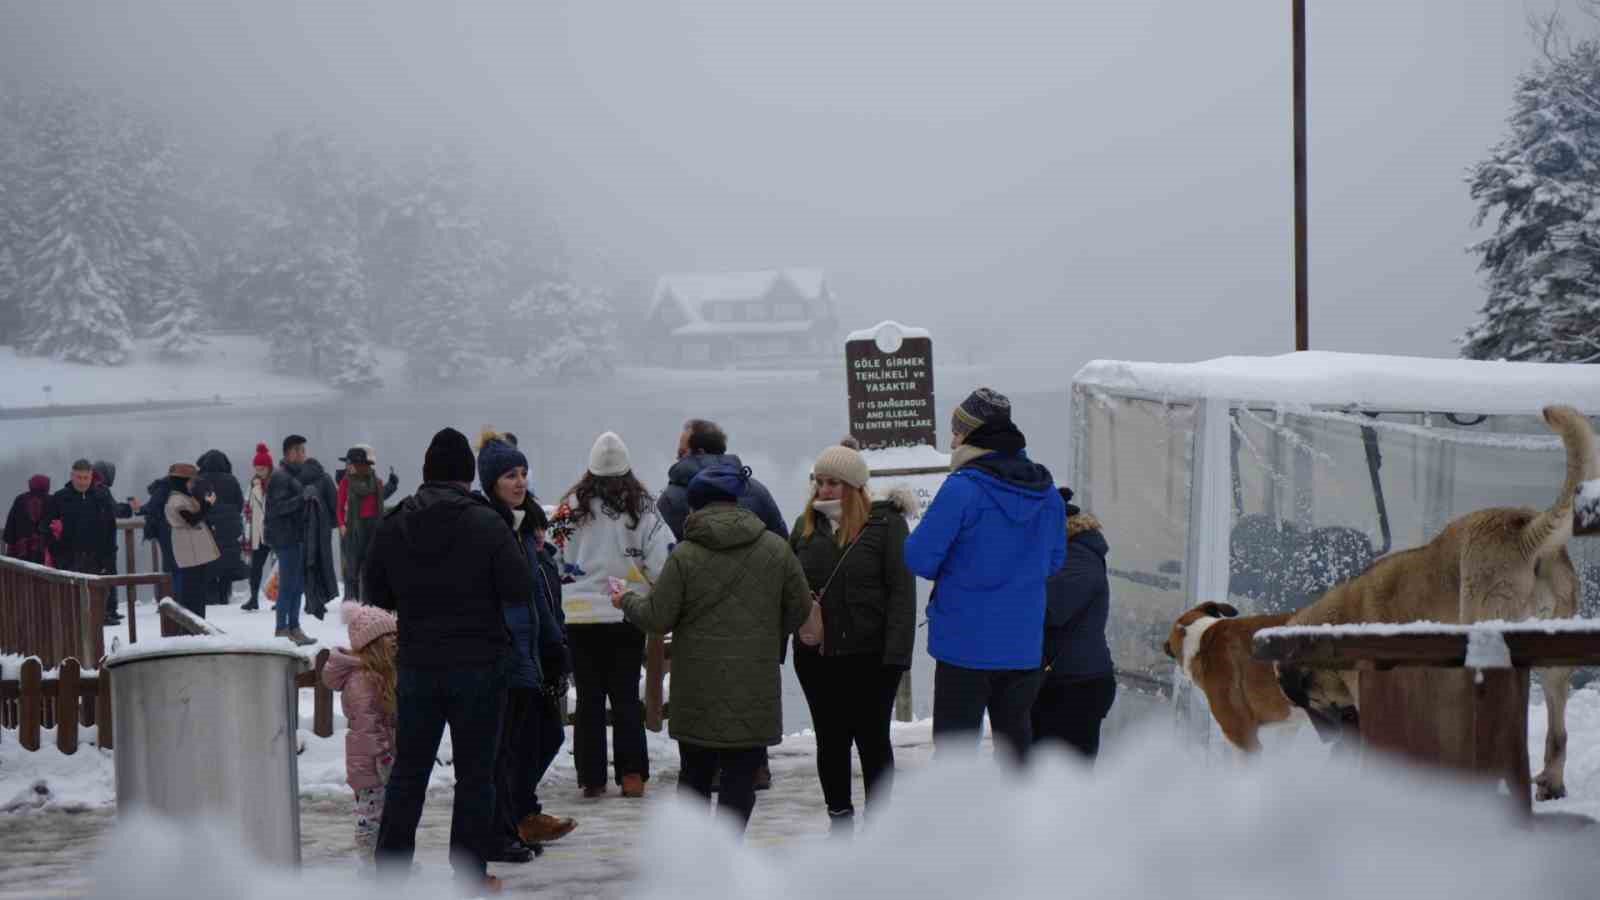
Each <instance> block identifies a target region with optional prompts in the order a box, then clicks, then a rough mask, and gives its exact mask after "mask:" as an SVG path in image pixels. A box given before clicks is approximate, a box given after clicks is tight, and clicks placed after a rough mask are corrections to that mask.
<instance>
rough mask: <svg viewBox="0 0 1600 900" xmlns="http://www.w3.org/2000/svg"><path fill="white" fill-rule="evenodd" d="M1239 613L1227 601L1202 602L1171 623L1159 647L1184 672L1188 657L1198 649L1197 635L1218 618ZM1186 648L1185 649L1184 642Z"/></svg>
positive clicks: (1229, 616)
mask: <svg viewBox="0 0 1600 900" xmlns="http://www.w3.org/2000/svg"><path fill="white" fill-rule="evenodd" d="M1238 615H1239V610H1238V609H1236V608H1234V607H1233V606H1232V605H1231V604H1228V603H1202V604H1200V605H1199V606H1196V607H1195V608H1194V609H1191V610H1189V611H1188V612H1186V613H1184V614H1183V615H1181V616H1179V617H1178V621H1176V622H1174V623H1173V624H1172V631H1171V633H1169V634H1168V635H1167V640H1166V643H1164V644H1162V645H1161V649H1162V650H1163V651H1165V652H1166V654H1167V655H1168V656H1170V657H1172V659H1173V661H1174V662H1176V663H1177V664H1178V665H1179V666H1180V667H1182V668H1183V670H1184V671H1185V672H1187V671H1188V670H1189V659H1188V657H1192V656H1193V655H1194V653H1195V651H1196V650H1197V649H1199V636H1200V635H1201V634H1203V633H1205V630H1206V629H1207V628H1209V627H1211V625H1212V624H1213V623H1215V622H1216V621H1217V620H1218V619H1232V618H1235V617H1237V616H1238ZM1186 643H1187V644H1188V649H1187V651H1185V644H1186Z"/></svg>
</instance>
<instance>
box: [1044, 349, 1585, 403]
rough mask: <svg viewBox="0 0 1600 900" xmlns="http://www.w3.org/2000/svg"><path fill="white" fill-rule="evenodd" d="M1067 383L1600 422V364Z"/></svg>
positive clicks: (1117, 366) (1371, 359)
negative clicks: (1561, 412) (1570, 411)
mask: <svg viewBox="0 0 1600 900" xmlns="http://www.w3.org/2000/svg"><path fill="white" fill-rule="evenodd" d="M1073 383H1074V384H1080V385H1090V386H1094V387H1098V388H1101V389H1103V390H1105V391H1106V392H1108V393H1112V394H1137V395H1143V396H1153V397H1164V398H1171V399H1175V400H1176V399H1183V398H1214V399H1221V400H1229V401H1235V402H1239V401H1248V402H1259V403H1268V404H1285V405H1291V406H1327V407H1352V406H1353V407H1356V408H1359V409H1369V410H1390V411H1397V412H1398V411H1415V412H1460V413H1482V414H1492V415H1511V414H1517V415H1538V413H1539V410H1540V409H1542V408H1543V407H1545V406H1548V405H1551V404H1567V405H1570V406H1574V407H1577V408H1578V409H1580V410H1582V411H1583V412H1584V413H1586V414H1588V415H1600V365H1581V364H1576V363H1565V364H1563V363H1514V362H1486V361H1479V360H1466V359H1433V358H1424V357H1411V356H1375V355H1367V354H1360V353H1330V352H1325V351H1310V352H1304V353H1286V354H1284V355H1282V356H1224V357H1220V358H1217V359H1212V360H1206V361H1205V362H1196V363H1151V362H1123V361H1118V360H1095V361H1094V362H1091V363H1089V364H1088V365H1086V366H1084V367H1083V368H1082V369H1079V370H1078V374H1077V375H1075V376H1073Z"/></svg>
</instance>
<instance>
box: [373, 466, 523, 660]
mask: <svg viewBox="0 0 1600 900" xmlns="http://www.w3.org/2000/svg"><path fill="white" fill-rule="evenodd" d="M362 584H363V585H364V586H365V587H364V597H365V599H366V601H367V602H368V603H371V604H373V605H374V606H378V607H381V608H383V609H390V610H394V611H395V613H396V614H397V615H398V616H399V619H400V664H401V665H403V666H415V667H418V668H445V667H450V666H471V665H489V664H496V665H498V664H500V663H501V662H502V661H503V660H504V658H505V657H506V655H507V654H508V651H509V650H510V646H511V638H510V634H509V632H508V631H507V629H506V620H505V613H504V608H505V607H506V605H507V604H509V603H513V602H517V601H519V600H524V599H525V598H527V597H530V596H532V595H533V573H532V572H531V571H530V570H529V568H528V559H527V557H526V556H525V555H524V553H523V549H522V547H521V546H520V545H519V544H518V542H517V538H516V535H514V534H513V533H512V532H511V529H510V528H507V527H506V521H505V519H503V518H502V517H501V516H500V514H499V513H498V512H496V511H495V509H494V507H493V506H491V505H490V504H489V501H488V500H486V499H484V498H483V497H482V496H481V495H477V494H472V493H469V492H468V491H467V490H465V489H464V488H461V487H458V486H456V485H453V484H440V483H436V482H429V483H427V484H424V485H423V486H422V487H421V488H419V489H418V490H417V492H416V493H415V494H413V495H412V496H410V497H407V498H406V499H405V500H404V501H402V502H401V503H400V504H399V505H398V506H396V507H395V508H394V509H391V510H390V511H389V512H388V513H386V514H385V515H384V517H383V524H381V525H379V526H378V536H377V537H376V538H375V539H374V540H373V542H372V551H371V556H370V557H369V558H368V560H367V569H366V572H365V574H364V580H363V581H362Z"/></svg>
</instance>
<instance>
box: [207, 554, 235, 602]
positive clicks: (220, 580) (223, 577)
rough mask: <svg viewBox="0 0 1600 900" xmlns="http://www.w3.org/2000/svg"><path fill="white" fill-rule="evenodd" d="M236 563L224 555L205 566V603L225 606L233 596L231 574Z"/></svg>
mask: <svg viewBox="0 0 1600 900" xmlns="http://www.w3.org/2000/svg"><path fill="white" fill-rule="evenodd" d="M237 568H238V563H237V562H236V561H234V560H230V559H228V558H227V556H226V555H224V556H223V557H222V558H220V559H218V560H217V561H216V562H213V563H210V564H208V565H207V566H206V603H208V604H210V605H212V606H227V605H228V601H229V600H230V599H232V597H233V574H234V572H235V571H236V570H237Z"/></svg>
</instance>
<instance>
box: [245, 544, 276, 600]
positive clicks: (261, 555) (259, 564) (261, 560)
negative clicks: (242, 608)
mask: <svg viewBox="0 0 1600 900" xmlns="http://www.w3.org/2000/svg"><path fill="white" fill-rule="evenodd" d="M271 556H272V548H271V547H268V546H267V545H266V544H262V545H261V546H259V547H257V548H256V549H254V550H252V551H250V603H251V604H252V605H253V604H255V603H256V601H257V600H258V599H260V597H261V576H262V575H264V574H266V570H267V559H268V558H269V557H271Z"/></svg>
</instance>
